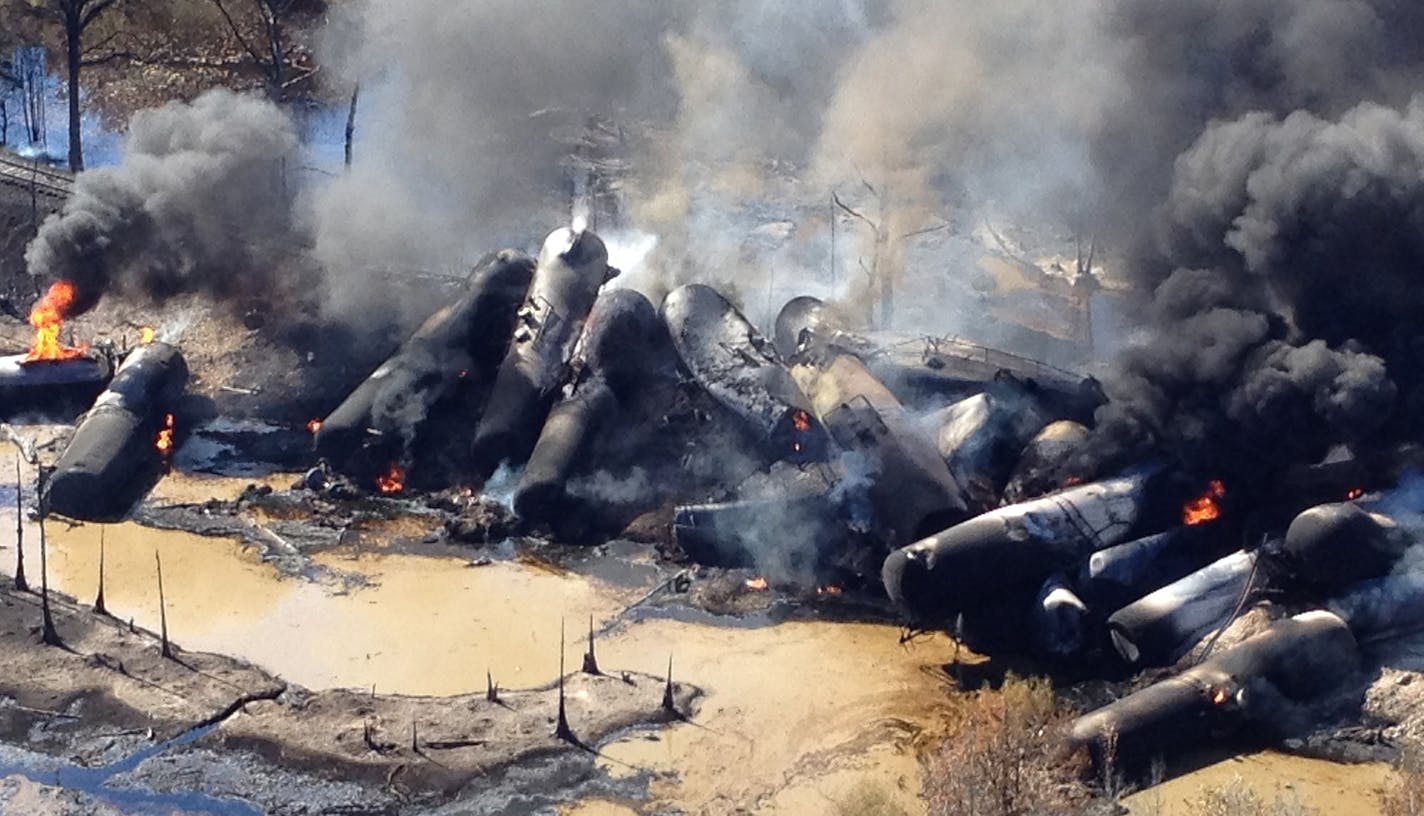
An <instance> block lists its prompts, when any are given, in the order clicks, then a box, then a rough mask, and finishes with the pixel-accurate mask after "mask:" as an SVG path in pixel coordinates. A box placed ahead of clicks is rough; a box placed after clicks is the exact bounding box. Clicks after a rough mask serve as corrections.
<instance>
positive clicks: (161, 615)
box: [153, 549, 173, 659]
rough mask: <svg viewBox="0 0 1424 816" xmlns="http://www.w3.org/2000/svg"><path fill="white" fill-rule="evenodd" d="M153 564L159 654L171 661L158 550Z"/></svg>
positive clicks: (161, 560)
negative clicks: (155, 569)
mask: <svg viewBox="0 0 1424 816" xmlns="http://www.w3.org/2000/svg"><path fill="white" fill-rule="evenodd" d="M153 563H154V566H155V567H157V568H158V633H159V638H160V643H161V649H160V654H162V655H163V656H164V657H166V658H169V659H172V657H173V650H172V649H171V648H170V647H169V645H168V601H167V600H166V599H165V598H164V597H163V559H161V558H159V557H158V550H157V549H155V550H154V551H153Z"/></svg>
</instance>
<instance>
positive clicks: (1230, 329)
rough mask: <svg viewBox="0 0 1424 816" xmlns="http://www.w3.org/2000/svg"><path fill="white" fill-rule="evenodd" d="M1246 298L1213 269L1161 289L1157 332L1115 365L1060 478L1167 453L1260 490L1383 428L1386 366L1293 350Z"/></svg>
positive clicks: (1272, 320) (1389, 389)
mask: <svg viewBox="0 0 1424 816" xmlns="http://www.w3.org/2000/svg"><path fill="white" fill-rule="evenodd" d="M1242 290H1247V291H1249V287H1247V286H1246V285H1245V284H1242V285H1241V287H1240V289H1238V290H1233V286H1232V285H1231V282H1230V278H1229V276H1227V275H1223V274H1222V273H1220V272H1216V271H1207V270H1185V269H1184V270H1179V271H1178V272H1176V273H1175V274H1174V275H1173V276H1172V277H1170V278H1168V279H1167V281H1166V282H1164V283H1163V285H1162V286H1161V287H1160V288H1159V289H1158V291H1157V299H1156V302H1155V304H1154V307H1153V315H1152V318H1153V320H1154V323H1155V325H1156V326H1157V329H1158V331H1157V333H1155V334H1153V335H1151V336H1150V339H1148V340H1147V341H1146V342H1143V343H1141V344H1138V345H1136V346H1133V347H1131V348H1129V349H1127V350H1126V351H1124V352H1123V353H1122V354H1121V355H1120V356H1119V358H1118V359H1117V360H1115V361H1114V366H1113V369H1112V372H1111V374H1110V376H1109V377H1108V378H1107V381H1106V383H1105V386H1106V390H1107V393H1108V396H1109V398H1110V401H1109V403H1108V404H1107V405H1105V406H1104V407H1103V408H1102V409H1100V410H1099V412H1098V416H1097V426H1096V428H1095V429H1094V432H1093V436H1092V438H1091V439H1090V444H1088V445H1087V446H1085V447H1084V448H1083V450H1082V454H1081V456H1080V457H1079V458H1078V459H1077V460H1075V461H1072V462H1070V463H1069V464H1068V467H1067V472H1065V473H1064V475H1065V476H1067V475H1080V476H1081V475H1083V474H1090V475H1092V474H1096V473H1099V472H1102V471H1104V470H1110V469H1113V468H1117V467H1123V466H1127V465H1130V464H1132V463H1134V462H1138V461H1142V460H1143V459H1144V458H1150V457H1167V458H1169V459H1171V460H1172V461H1175V462H1178V463H1180V464H1183V465H1185V466H1186V467H1187V468H1189V469H1190V470H1191V471H1192V472H1194V473H1196V474H1199V475H1201V476H1203V477H1206V476H1211V477H1218V478H1225V479H1226V480H1228V483H1229V484H1233V485H1234V484H1240V483H1245V484H1254V483H1256V482H1257V481H1258V480H1261V479H1264V478H1267V477H1268V476H1269V475H1271V474H1272V473H1273V472H1274V470H1275V469H1276V468H1278V467H1280V466H1281V465H1283V464H1289V463H1292V462H1313V461H1318V460H1319V459H1320V458H1321V457H1323V456H1324V454H1325V453H1326V452H1327V451H1328V450H1329V448H1330V447H1331V446H1332V445H1333V444H1338V443H1342V442H1343V443H1349V442H1356V441H1358V440H1363V439H1368V438H1369V437H1370V435H1371V434H1372V433H1374V432H1376V431H1378V430H1379V429H1380V428H1381V426H1382V425H1383V424H1384V423H1385V422H1386V421H1387V419H1388V418H1389V415H1390V411H1391V409H1392V407H1393V403H1394V399H1395V385H1394V383H1393V382H1392V381H1391V380H1390V378H1389V377H1388V376H1387V374H1386V371H1385V366H1384V362H1383V361H1382V360H1381V359H1380V358H1378V357H1376V356H1374V355H1370V354H1365V353H1362V352H1358V351H1351V350H1337V349H1331V348H1330V347H1328V346H1327V345H1326V343H1325V342H1324V341H1322V340H1312V341H1309V342H1306V343H1303V344H1296V343H1292V342H1289V341H1288V340H1287V337H1288V336H1289V330H1288V327H1287V326H1286V324H1285V322H1284V320H1282V319H1281V318H1280V317H1279V316H1277V315H1275V314H1273V313H1271V312H1268V311H1262V310H1259V309H1256V308H1252V307H1251V305H1250V302H1249V298H1243V297H1241V291H1242Z"/></svg>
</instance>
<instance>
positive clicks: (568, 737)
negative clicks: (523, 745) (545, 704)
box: [554, 621, 579, 745]
mask: <svg viewBox="0 0 1424 816" xmlns="http://www.w3.org/2000/svg"><path fill="white" fill-rule="evenodd" d="M554 737H555V738H557V739H561V740H563V741H564V742H567V743H570V744H572V745H578V744H579V741H578V737H576V736H575V735H574V730H573V729H572V728H570V727H569V714H568V707H567V705H566V703H565V701H564V624H563V622H562V621H560V622H559V717H558V720H557V722H556V724H555V725H554Z"/></svg>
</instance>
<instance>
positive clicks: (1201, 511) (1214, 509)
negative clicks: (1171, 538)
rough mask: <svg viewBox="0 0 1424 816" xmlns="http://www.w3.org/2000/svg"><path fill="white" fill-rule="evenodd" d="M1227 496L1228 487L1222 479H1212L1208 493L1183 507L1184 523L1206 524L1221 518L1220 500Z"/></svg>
mask: <svg viewBox="0 0 1424 816" xmlns="http://www.w3.org/2000/svg"><path fill="white" fill-rule="evenodd" d="M1225 496H1226V485H1224V484H1222V483H1221V480H1220V479H1212V480H1211V482H1210V483H1209V484H1208V486H1207V489H1206V492H1205V493H1203V494H1201V495H1200V496H1198V497H1196V498H1195V499H1192V500H1191V501H1189V502H1187V503H1186V504H1185V505H1183V507H1182V523H1183V524H1187V525H1195V524H1205V523H1206V522H1208V521H1214V520H1216V519H1217V518H1220V517H1221V505H1219V504H1217V501H1218V500H1219V499H1222V498H1224V497H1225Z"/></svg>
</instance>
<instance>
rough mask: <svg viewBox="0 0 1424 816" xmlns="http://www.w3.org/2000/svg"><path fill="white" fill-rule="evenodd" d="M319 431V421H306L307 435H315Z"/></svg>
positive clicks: (314, 419) (313, 419)
mask: <svg viewBox="0 0 1424 816" xmlns="http://www.w3.org/2000/svg"><path fill="white" fill-rule="evenodd" d="M319 430H321V420H319V419H316V418H314V417H313V418H312V419H309V420H307V431H308V432H309V433H316V432H317V431H319Z"/></svg>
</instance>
